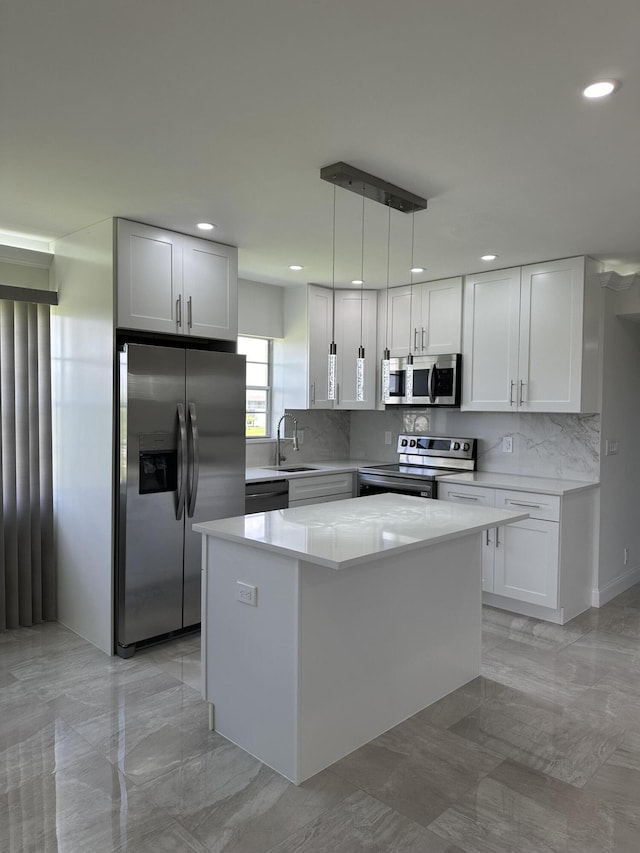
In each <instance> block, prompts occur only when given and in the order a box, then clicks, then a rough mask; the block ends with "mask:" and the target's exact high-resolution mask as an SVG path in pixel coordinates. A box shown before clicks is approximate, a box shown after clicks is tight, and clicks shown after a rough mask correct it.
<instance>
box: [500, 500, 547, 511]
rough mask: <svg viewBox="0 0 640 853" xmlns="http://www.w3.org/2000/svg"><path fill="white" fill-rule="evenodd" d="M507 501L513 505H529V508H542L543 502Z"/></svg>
mask: <svg viewBox="0 0 640 853" xmlns="http://www.w3.org/2000/svg"><path fill="white" fill-rule="evenodd" d="M507 503H508V504H510V505H511V506H524V507H528V508H529V509H542V504H528V503H525V502H524V501H507Z"/></svg>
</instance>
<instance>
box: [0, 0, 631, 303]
mask: <svg viewBox="0 0 640 853" xmlns="http://www.w3.org/2000/svg"><path fill="white" fill-rule="evenodd" d="M639 33H640V2H638V0H607V2H602V0H481V2H480V0H181V2H177V0H3V2H2V17H1V19H0V133H1V137H0V229H1V230H4V231H5V232H13V233H15V234H22V235H30V236H32V237H36V238H40V239H46V240H51V239H54V238H56V237H58V236H61V235H64V234H67V233H69V232H72V231H74V230H77V229H79V228H82V227H84V226H86V225H89V224H91V223H93V222H96V221H99V220H101V219H104V218H106V217H111V216H123V217H127V218H131V219H136V220H139V221H143V222H149V223H154V224H158V225H161V226H164V227H168V228H173V229H175V230H178V231H185V232H188V233H198V232H197V230H196V229H195V223H196V222H197V221H200V220H202V219H208V220H210V221H212V222H215V223H216V224H217V226H218V228H217V229H216V231H215V232H213V237H212V239H217V240H219V241H221V242H226V243H232V244H234V245H237V246H238V247H239V249H240V252H239V263H240V276H241V277H242V278H247V279H252V280H254V281H263V282H270V283H277V284H288V283H293V282H306V281H315V282H323V283H327V282H331V277H332V271H331V231H332V228H331V223H332V198H333V195H332V194H333V190H332V187H331V186H330V185H329V184H328V183H326V182H324V181H321V180H320V176H319V173H320V168H321V167H322V166H325V165H327V164H330V163H333V162H336V161H338V160H344V161H346V162H348V163H350V164H352V165H354V166H356V167H358V168H361V169H364V170H366V171H368V172H372V173H374V174H376V175H379V176H380V177H382V178H385V179H387V180H389V181H391V182H393V183H396V184H398V185H400V186H402V187H404V188H406V189H408V190H410V191H412V192H414V193H417V194H418V195H422V196H425V197H427V198H428V199H429V207H428V209H427V210H426V211H423V212H421V213H417V214H416V215H415V251H414V256H415V262H416V263H418V262H419V263H421V265H423V266H425V267H426V268H427V272H426V274H424V275H422V276H419V277H418V278H420V279H435V278H440V277H444V276H449V275H455V274H459V273H466V272H473V271H477V270H478V269H481V268H483V266H486V264H483V262H482V261H480V260H479V256H480V255H481V254H483V253H485V252H489V251H491V252H495V253H497V254H498V255H499V259H498V261H497V262H494V263H492V264H491V265H490V266H492V267H495V266H511V265H515V264H521V263H527V262H534V261H538V260H544V259H549V258H555V257H566V256H570V255H578V254H591V255H594V256H596V257H599V258H602V259H604V260H606V261H607V262H608V264H609V265H610V266H611V268H615V269H617V270H618V271H620V272H628V271H632V270H636V269H638V268H640V162H639V159H640V157H639V155H640V50H638V34H639ZM601 76H605V77H614V78H618V79H620V80H621V81H622V87H621V89H620V90H619V92H618V93H617V94H615V95H614V96H613V97H612V98H611V99H610V100H608V101H606V102H599V103H596V102H587V101H585V100H584V99H582V98H581V96H580V94H579V92H580V89H581V87H582V86H583V85H585V84H586V83H588V82H589V81H591V80H592V79H594V78H598V77H601ZM336 211H337V214H336V215H337V247H336V283H337V284H343V283H348V281H350V280H351V279H352V278H354V277H356V276H357V273H358V272H359V268H360V239H361V200H360V199H359V198H358V196H356V195H354V194H352V193H349V192H347V191H345V190H340V189H338V190H337V195H336ZM391 228H392V233H391V274H390V275H391V284H401V283H404V282H406V281H408V280H409V274H408V270H407V268H408V266H409V261H410V245H411V217H410V216H406V215H405V214H402V213H397V212H393V213H392V218H391ZM365 235H366V238H365V279H366V282H367V285H370V286H377V287H380V286H384V283H385V280H386V252H387V209H386V208H385V207H383V206H382V205H380V204H376V203H375V202H367V204H366V207H365ZM2 242H5V243H7V242H11V238H9V237H7V236H6V235H2V234H0V243H2ZM294 262H297V263H301V264H304V266H305V269H304V270H303V271H302V272H296V273H294V272H291V271H289V270H288V268H287V267H288V264H290V263H294Z"/></svg>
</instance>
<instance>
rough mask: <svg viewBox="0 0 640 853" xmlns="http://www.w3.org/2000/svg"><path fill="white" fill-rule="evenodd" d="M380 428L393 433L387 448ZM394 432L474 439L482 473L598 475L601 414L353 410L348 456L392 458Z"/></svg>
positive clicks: (578, 477) (582, 477) (574, 477)
mask: <svg viewBox="0 0 640 853" xmlns="http://www.w3.org/2000/svg"><path fill="white" fill-rule="evenodd" d="M385 431H391V432H392V433H393V438H392V444H391V446H388V445H385V444H384V433H385ZM399 432H432V433H434V434H439V435H459V436H462V437H465V438H466V437H470V438H478V440H479V442H478V469H479V470H481V471H496V472H501V473H505V474H527V475H530V476H536V477H560V478H566V479H571V480H598V479H599V475H600V415H571V414H542V413H516V412H460V411H457V410H448V409H413V408H407V409H403V408H400V409H398V410H395V411H384V412H352V414H351V455H352V456H354V457H370V458H380V459H383V460H385V461H387V460H393V459H394V458H395V442H396V438H397V435H398V433H399ZM506 435H510V436H512V438H513V452H512V453H504V452H503V450H502V439H503V437H504V436H506Z"/></svg>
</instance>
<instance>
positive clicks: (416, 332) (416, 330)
mask: <svg viewBox="0 0 640 853" xmlns="http://www.w3.org/2000/svg"><path fill="white" fill-rule="evenodd" d="M413 349H414V350H415V351H416V352H417V351H418V327H417V326H416V327H415V329H414V330H413Z"/></svg>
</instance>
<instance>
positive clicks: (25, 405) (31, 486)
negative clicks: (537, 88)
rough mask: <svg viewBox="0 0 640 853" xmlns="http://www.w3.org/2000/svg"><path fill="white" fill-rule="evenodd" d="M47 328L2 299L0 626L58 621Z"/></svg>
mask: <svg viewBox="0 0 640 853" xmlns="http://www.w3.org/2000/svg"><path fill="white" fill-rule="evenodd" d="M49 329H50V327H49V306H48V305H38V304H34V303H30V302H17V301H12V300H9V299H0V450H1V452H0V481H1V483H2V489H1V490H0V630H4V629H6V628H17V627H18V626H21V625H33V624H34V623H36V622H42V621H44V620H52V619H55V618H56V596H55V557H54V549H53V477H52V451H51V357H50V331H49Z"/></svg>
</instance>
